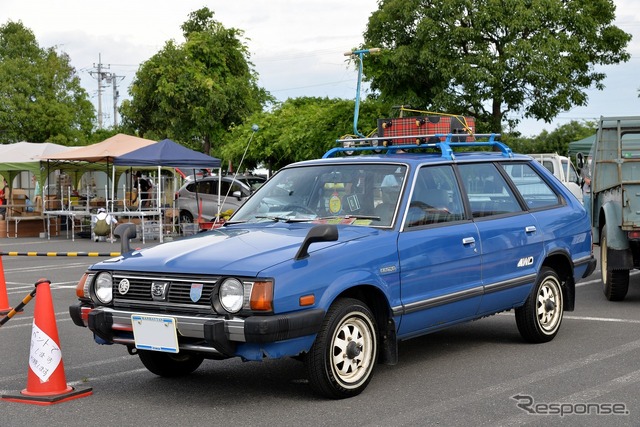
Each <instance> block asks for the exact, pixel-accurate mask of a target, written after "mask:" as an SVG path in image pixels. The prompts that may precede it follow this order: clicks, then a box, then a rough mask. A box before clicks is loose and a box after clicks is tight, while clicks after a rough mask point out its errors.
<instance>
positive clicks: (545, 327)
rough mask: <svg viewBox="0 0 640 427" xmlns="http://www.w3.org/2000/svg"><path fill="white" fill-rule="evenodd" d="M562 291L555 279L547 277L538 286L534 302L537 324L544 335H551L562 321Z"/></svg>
mask: <svg viewBox="0 0 640 427" xmlns="http://www.w3.org/2000/svg"><path fill="white" fill-rule="evenodd" d="M562 312H563V307H562V290H561V289H560V283H558V281H557V280H556V279H555V277H547V278H546V279H545V281H544V282H543V283H542V285H541V286H540V289H539V291H538V299H537V302H536V314H537V316H538V324H539V325H540V328H542V331H543V332H544V333H546V334H552V333H554V332H555V331H556V329H558V326H560V320H561V319H562Z"/></svg>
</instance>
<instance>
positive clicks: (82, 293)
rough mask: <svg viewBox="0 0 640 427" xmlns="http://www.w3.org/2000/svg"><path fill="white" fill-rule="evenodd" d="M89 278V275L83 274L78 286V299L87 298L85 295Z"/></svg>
mask: <svg viewBox="0 0 640 427" xmlns="http://www.w3.org/2000/svg"><path fill="white" fill-rule="evenodd" d="M87 277H89V275H88V274H87V273H85V274H83V275H82V277H81V278H80V281H79V282H78V284H77V285H76V296H77V297H78V298H87V295H86V294H85V288H84V286H85V283H86V282H87Z"/></svg>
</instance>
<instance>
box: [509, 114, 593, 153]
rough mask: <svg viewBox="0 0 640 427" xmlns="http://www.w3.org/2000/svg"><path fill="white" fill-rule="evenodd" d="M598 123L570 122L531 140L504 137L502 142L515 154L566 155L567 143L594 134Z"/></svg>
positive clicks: (545, 131)
mask: <svg viewBox="0 0 640 427" xmlns="http://www.w3.org/2000/svg"><path fill="white" fill-rule="evenodd" d="M597 127H598V123H596V122H594V121H585V122H579V121H576V120H572V121H570V122H569V123H566V124H564V125H561V126H558V127H557V128H556V129H554V130H552V131H551V132H549V131H547V130H543V131H542V132H541V133H540V134H539V135H536V136H534V137H532V138H521V137H520V138H514V137H511V136H510V135H505V136H504V138H503V139H504V140H505V142H506V143H507V145H509V147H511V149H512V150H513V151H515V152H517V153H525V154H532V153H558V154H561V155H566V153H567V152H568V151H569V143H571V142H573V141H579V140H581V139H584V138H586V137H588V136H591V135H593V134H595V133H596V129H597Z"/></svg>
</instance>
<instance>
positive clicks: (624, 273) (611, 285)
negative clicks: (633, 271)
mask: <svg viewBox="0 0 640 427" xmlns="http://www.w3.org/2000/svg"><path fill="white" fill-rule="evenodd" d="M608 252H609V251H608V249H607V227H604V228H603V229H602V235H601V237H600V274H601V278H602V292H604V296H605V297H606V298H607V299H608V300H609V301H622V300H623V299H624V297H626V296H627V292H628V291H629V270H613V269H611V268H610V267H609V256H608Z"/></svg>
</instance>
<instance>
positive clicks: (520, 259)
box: [459, 163, 543, 314]
mask: <svg viewBox="0 0 640 427" xmlns="http://www.w3.org/2000/svg"><path fill="white" fill-rule="evenodd" d="M459 170H460V176H461V178H462V181H463V185H464V187H465V191H466V194H467V197H468V201H469V206H470V208H471V213H472V216H473V220H474V222H475V224H476V226H477V227H478V231H479V233H480V246H481V249H480V250H481V253H482V282H483V290H484V295H483V297H482V302H481V304H480V308H479V311H478V313H479V314H490V313H494V312H497V311H501V310H504V309H508V308H511V307H513V306H514V305H516V304H519V303H521V302H523V301H524V300H525V299H526V298H527V296H528V295H529V292H530V290H531V287H532V286H533V284H534V283H535V281H536V272H537V271H538V268H539V266H540V263H541V262H542V259H541V258H542V251H543V233H542V231H541V230H539V229H538V224H537V221H536V218H535V217H534V216H533V215H531V214H530V213H529V212H528V211H527V210H526V209H524V208H523V206H522V205H521V203H520V201H519V199H518V197H517V196H516V195H515V193H514V192H513V190H512V189H511V187H510V186H509V185H508V184H507V181H506V179H505V177H504V176H503V175H502V173H501V168H499V167H498V166H497V165H496V164H494V163H467V164H461V165H459Z"/></svg>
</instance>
